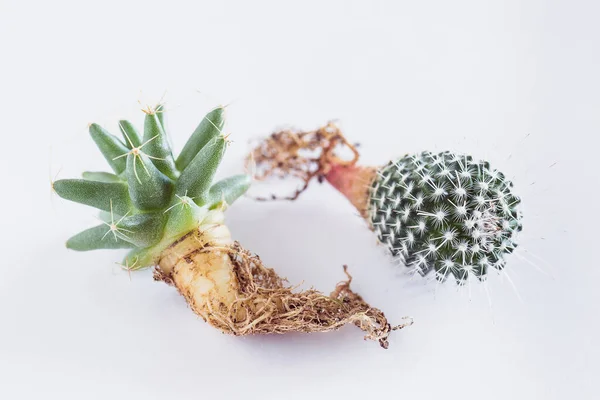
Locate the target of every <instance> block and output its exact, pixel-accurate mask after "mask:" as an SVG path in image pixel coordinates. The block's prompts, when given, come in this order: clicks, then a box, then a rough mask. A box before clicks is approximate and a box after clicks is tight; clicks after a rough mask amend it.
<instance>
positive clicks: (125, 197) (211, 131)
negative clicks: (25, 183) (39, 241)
mask: <svg viewBox="0 0 600 400" xmlns="http://www.w3.org/2000/svg"><path fill="white" fill-rule="evenodd" d="M144 112H145V116H144V130H143V133H142V134H140V133H138V131H137V130H136V129H135V127H134V126H133V124H131V123H130V122H128V121H120V123H119V127H120V130H121V134H122V136H123V140H121V139H119V138H117V137H115V136H113V135H111V134H110V133H108V132H107V131H106V130H104V129H103V128H102V127H100V126H98V125H96V124H91V125H90V127H89V131H90V135H91V136H92V139H93V140H94V142H95V143H96V144H97V146H98V147H99V149H100V151H101V152H102V154H103V155H104V157H105V158H106V161H107V162H108V164H109V165H110V167H111V168H112V170H113V172H112V173H108V172H84V173H83V179H64V180H58V181H55V182H54V183H53V188H54V190H55V191H56V193H58V195H60V196H61V197H63V198H65V199H68V200H72V201H75V202H78V203H82V204H85V205H88V206H92V207H95V208H97V209H100V210H101V213H100V218H101V219H102V221H103V222H102V223H101V224H100V225H98V226H96V227H93V228H90V229H87V230H85V231H83V232H81V233H79V234H77V235H75V236H73V237H71V238H70V239H69V240H68V241H67V247H68V248H70V249H73V250H79V251H87V250H96V249H130V252H129V253H128V254H127V256H126V257H125V260H124V261H123V265H124V267H125V268H127V269H128V270H137V269H140V268H146V267H151V266H155V274H154V277H155V279H156V280H160V281H164V282H166V283H168V284H170V285H173V286H175V287H176V288H177V290H178V291H179V293H181V294H182V295H183V296H184V297H185V298H186V300H187V302H188V304H189V306H190V307H191V308H192V310H193V311H194V312H195V313H197V314H198V315H199V316H201V317H202V318H203V319H204V320H205V321H207V322H209V323H210V324H211V325H213V326H215V327H217V328H219V329H221V330H222V331H223V332H225V333H230V334H234V335H244V334H251V333H285V332H290V331H298V332H317V331H329V330H334V329H337V328H339V327H341V326H342V325H344V324H346V323H354V324H355V325H357V326H358V327H360V328H361V329H362V330H364V331H365V332H366V338H369V339H374V340H378V341H379V342H380V344H381V345H382V346H383V347H386V346H387V336H388V334H389V332H390V331H391V330H393V329H395V328H398V327H392V326H390V324H389V323H388V322H387V320H386V319H385V316H384V315H383V313H382V312H381V311H379V310H377V309H375V308H372V307H370V306H369V305H368V304H367V303H366V302H364V301H363V299H362V298H361V297H360V296H359V295H357V294H356V293H354V292H352V291H351V290H350V287H349V283H350V279H348V281H346V282H342V283H340V284H339V285H338V286H337V287H336V289H335V290H334V292H332V293H331V295H330V296H326V295H323V294H322V293H320V292H317V291H315V290H307V291H303V292H300V293H296V292H294V291H292V290H291V289H290V288H289V287H288V286H286V285H285V284H284V280H283V279H281V278H280V277H279V276H278V275H277V274H276V273H275V272H274V271H273V270H272V269H269V268H266V267H265V266H264V265H263V264H262V262H261V261H260V259H259V258H258V257H257V256H255V255H253V254H251V253H250V252H248V251H247V250H245V249H243V248H242V247H241V246H240V245H239V244H238V243H237V242H233V241H232V239H231V235H230V233H229V230H228V228H227V226H226V225H225V216H224V211H225V209H226V208H227V206H228V205H230V204H232V203H233V202H234V201H235V200H236V199H237V198H238V197H239V196H241V195H242V194H243V193H244V192H246V190H247V189H248V187H249V186H250V183H251V177H250V176H248V175H236V176H231V177H229V178H225V179H223V180H221V181H218V182H216V183H213V177H214V175H215V173H216V171H217V167H218V166H219V163H220V162H221V160H222V158H223V155H224V153H225V150H226V147H227V145H228V141H227V138H226V136H224V135H223V134H222V132H221V130H222V127H223V122H224V116H223V113H224V110H223V108H221V107H219V108H216V109H214V110H212V111H211V112H209V113H208V114H207V115H206V116H205V117H204V118H203V119H202V121H201V122H200V124H199V125H198V127H197V128H196V130H195V131H194V132H193V133H192V135H191V137H190V138H189V140H188V141H187V143H186V144H185V146H184V147H183V150H182V151H181V153H180V154H179V156H178V157H177V158H175V157H174V156H173V154H172V152H171V149H170V146H169V140H168V137H167V133H166V129H165V121H164V108H163V106H161V105H159V106H157V107H151V108H150V107H149V108H147V109H145V110H144Z"/></svg>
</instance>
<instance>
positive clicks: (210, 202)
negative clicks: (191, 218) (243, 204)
mask: <svg viewBox="0 0 600 400" xmlns="http://www.w3.org/2000/svg"><path fill="white" fill-rule="evenodd" d="M251 183H252V177H251V176H250V175H245V174H244V175H234V176H230V177H228V178H225V179H222V180H220V181H219V182H217V183H215V184H214V185H212V186H211V188H210V190H209V191H208V197H207V199H206V205H207V206H208V207H209V208H214V207H217V206H218V205H221V204H223V203H225V205H229V204H232V203H233V202H234V201H235V200H236V199H237V198H238V197H240V196H241V195H243V194H244V193H246V191H247V190H248V188H249V187H250V184H251Z"/></svg>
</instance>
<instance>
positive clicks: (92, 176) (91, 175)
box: [81, 171, 122, 183]
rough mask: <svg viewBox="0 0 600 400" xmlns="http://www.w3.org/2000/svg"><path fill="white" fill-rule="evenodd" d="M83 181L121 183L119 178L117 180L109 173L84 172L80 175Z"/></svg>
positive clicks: (116, 177)
mask: <svg viewBox="0 0 600 400" xmlns="http://www.w3.org/2000/svg"><path fill="white" fill-rule="evenodd" d="M81 176H82V177H83V179H85V180H87V181H96V182H105V183H113V182H122V181H121V178H119V177H118V176H117V175H115V174H111V173H110V172H92V171H85V172H84V173H82V174H81Z"/></svg>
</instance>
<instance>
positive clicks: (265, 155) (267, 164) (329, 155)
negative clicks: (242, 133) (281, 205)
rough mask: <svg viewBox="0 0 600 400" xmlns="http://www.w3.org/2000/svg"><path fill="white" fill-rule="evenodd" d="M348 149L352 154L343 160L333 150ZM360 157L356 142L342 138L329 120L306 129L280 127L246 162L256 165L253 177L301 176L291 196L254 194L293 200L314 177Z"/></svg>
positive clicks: (318, 176) (258, 198) (350, 164)
mask: <svg viewBox="0 0 600 400" xmlns="http://www.w3.org/2000/svg"><path fill="white" fill-rule="evenodd" d="M344 147H345V148H347V149H349V150H350V151H351V152H352V154H353V156H352V159H350V160H343V159H341V158H339V157H338V156H337V155H336V150H337V151H339V150H341V149H342V148H344ZM358 158H359V153H358V151H357V149H356V145H353V144H351V143H350V142H348V140H347V139H346V138H345V137H344V135H343V134H342V132H341V131H340V129H339V128H338V127H337V126H336V125H335V124H334V123H333V122H330V123H328V124H327V125H325V126H323V127H321V128H319V129H317V130H314V131H308V132H296V131H292V130H282V131H278V132H275V133H273V134H271V135H270V136H269V137H268V138H266V139H264V140H263V141H262V142H261V143H260V144H259V145H258V146H257V147H256V148H255V149H254V150H253V151H252V153H251V154H250V155H249V156H248V160H247V162H248V163H252V162H254V163H255V165H256V176H255V177H256V179H258V180H264V179H266V178H270V177H277V178H286V177H290V176H291V177H295V178H298V179H300V181H301V182H302V186H301V187H299V188H298V189H297V190H296V192H295V193H294V194H292V195H290V196H284V197H279V196H275V195H273V196H271V197H268V198H267V197H257V198H255V199H256V200H262V201H265V200H278V199H283V200H296V199H297V198H298V196H300V194H302V193H303V192H304V191H305V190H306V189H307V187H308V185H309V183H310V182H311V181H312V180H313V178H317V179H319V181H321V180H322V179H323V177H324V176H325V175H326V174H327V173H328V172H329V170H330V169H331V168H332V166H353V165H355V164H356V162H357V161H358Z"/></svg>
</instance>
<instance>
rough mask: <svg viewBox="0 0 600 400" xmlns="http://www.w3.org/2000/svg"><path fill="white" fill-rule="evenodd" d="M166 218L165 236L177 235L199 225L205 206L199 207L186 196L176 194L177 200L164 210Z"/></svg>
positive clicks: (204, 213)
mask: <svg viewBox="0 0 600 400" xmlns="http://www.w3.org/2000/svg"><path fill="white" fill-rule="evenodd" d="M165 214H166V215H168V218H169V219H168V220H167V223H166V225H165V237H166V238H171V237H177V236H180V235H182V234H184V233H186V232H189V231H191V230H192V229H194V228H196V227H197V226H199V225H200V223H201V221H202V218H204V217H205V216H206V208H205V207H199V206H197V205H196V204H195V203H194V200H193V199H192V198H190V197H187V196H177V201H175V203H174V204H173V205H172V206H171V207H169V208H168V209H167V210H165Z"/></svg>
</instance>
